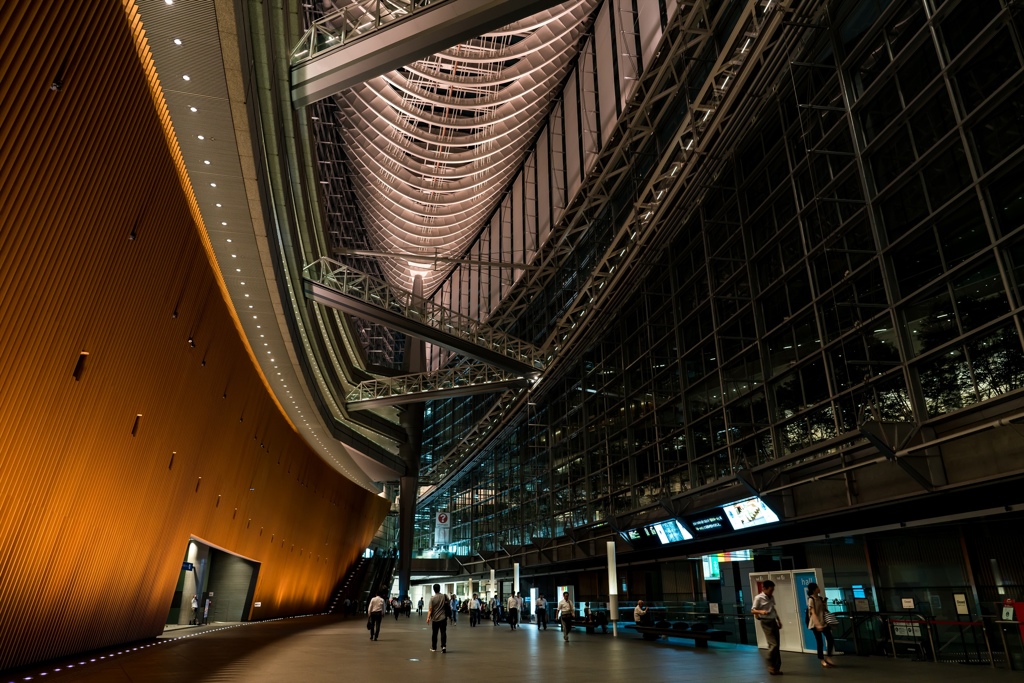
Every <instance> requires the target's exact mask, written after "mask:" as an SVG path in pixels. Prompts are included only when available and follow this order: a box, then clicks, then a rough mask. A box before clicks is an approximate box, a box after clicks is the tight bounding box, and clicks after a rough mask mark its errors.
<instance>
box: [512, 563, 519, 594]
mask: <svg viewBox="0 0 1024 683" xmlns="http://www.w3.org/2000/svg"><path fill="white" fill-rule="evenodd" d="M512 572H513V578H512V592H513V593H518V592H519V563H518V562H516V563H514V564H513V565H512Z"/></svg>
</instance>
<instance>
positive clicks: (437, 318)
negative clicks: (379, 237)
mask: <svg viewBox="0 0 1024 683" xmlns="http://www.w3.org/2000/svg"><path fill="white" fill-rule="evenodd" d="M303 274H304V276H305V277H306V279H308V280H310V281H312V282H315V283H317V284H320V285H323V286H324V287H327V288H329V289H332V290H334V291H336V292H338V293H340V294H343V295H345V296H347V297H352V298H354V299H357V300H359V301H362V302H363V303H366V304H369V305H371V306H372V307H374V308H377V309H380V310H382V311H386V312H388V313H390V314H397V315H399V316H401V317H403V318H405V319H407V320H409V321H411V322H414V323H418V324H420V325H426V326H428V327H430V328H432V329H434V330H437V331H438V332H441V333H443V334H445V335H449V336H450V337H456V338H458V339H461V340H463V341H466V342H469V343H470V344H472V345H474V346H479V347H481V348H484V349H488V350H490V351H492V352H495V353H498V354H501V355H502V356H505V357H506V358H510V359H512V360H515V361H517V362H518V363H522V364H525V365H527V366H529V367H532V368H534V369H536V370H537V371H538V372H539V371H541V370H543V369H544V365H545V360H544V358H543V356H542V355H541V352H540V349H538V348H537V347H535V346H533V345H532V344H528V343H526V342H524V341H522V340H520V339H516V338H515V337H513V336H511V335H509V334H506V333H504V332H501V331H499V330H497V329H495V328H493V327H491V326H489V325H487V324H486V323H482V322H480V321H479V320H474V319H473V318H470V317H469V316H466V315H462V314H460V313H457V312H455V311H453V310H451V309H449V308H445V307H444V306H440V305H438V304H436V303H435V302H433V301H432V300H430V299H425V298H423V297H420V296H416V295H414V294H412V293H411V292H406V291H402V290H399V289H397V288H395V287H393V286H391V285H390V284H389V283H388V282H386V281H384V280H381V279H379V278H375V277H372V276H370V275H367V274H366V273H361V272H359V271H357V270H355V269H353V268H351V267H350V266H346V265H345V264H343V263H338V262H337V261H334V260H332V259H329V258H327V257H322V258H320V259H317V260H316V261H313V262H312V263H310V264H308V265H306V266H305V267H304V268H303ZM455 351H459V349H455Z"/></svg>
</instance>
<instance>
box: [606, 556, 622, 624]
mask: <svg viewBox="0 0 1024 683" xmlns="http://www.w3.org/2000/svg"><path fill="white" fill-rule="evenodd" d="M607 547H608V611H609V612H611V614H609V615H608V616H609V618H610V619H611V622H612V635H613V636H617V635H619V627H618V621H619V573H618V569H617V568H616V566H615V541H608V546H607Z"/></svg>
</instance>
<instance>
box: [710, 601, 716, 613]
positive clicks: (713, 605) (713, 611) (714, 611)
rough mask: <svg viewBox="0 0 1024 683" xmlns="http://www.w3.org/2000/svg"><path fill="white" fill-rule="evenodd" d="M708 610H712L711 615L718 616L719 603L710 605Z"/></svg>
mask: <svg viewBox="0 0 1024 683" xmlns="http://www.w3.org/2000/svg"><path fill="white" fill-rule="evenodd" d="M708 608H710V609H711V613H712V614H718V603H717V602H711V603H708Z"/></svg>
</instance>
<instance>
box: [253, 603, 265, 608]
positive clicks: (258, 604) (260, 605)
mask: <svg viewBox="0 0 1024 683" xmlns="http://www.w3.org/2000/svg"><path fill="white" fill-rule="evenodd" d="M254 607H263V603H262V602H257V603H256V604H255V605H254Z"/></svg>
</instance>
